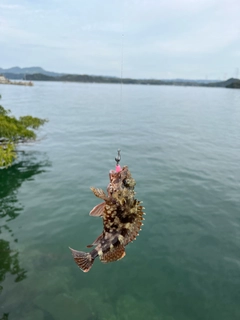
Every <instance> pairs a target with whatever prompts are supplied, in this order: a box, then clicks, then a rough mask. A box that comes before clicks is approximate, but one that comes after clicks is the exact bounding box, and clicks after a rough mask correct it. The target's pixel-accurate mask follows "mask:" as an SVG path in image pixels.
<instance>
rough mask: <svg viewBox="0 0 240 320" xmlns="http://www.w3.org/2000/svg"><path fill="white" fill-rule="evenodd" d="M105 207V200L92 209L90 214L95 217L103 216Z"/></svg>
mask: <svg viewBox="0 0 240 320" xmlns="http://www.w3.org/2000/svg"><path fill="white" fill-rule="evenodd" d="M104 208H105V202H102V203H99V204H98V205H97V206H95V207H94V208H93V209H92V210H91V211H90V213H89V215H90V216H93V217H101V216H102V215H103V212H104Z"/></svg>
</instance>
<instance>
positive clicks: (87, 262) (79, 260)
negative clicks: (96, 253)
mask: <svg viewBox="0 0 240 320" xmlns="http://www.w3.org/2000/svg"><path fill="white" fill-rule="evenodd" d="M69 249H70V250H71V251H72V255H73V258H74V260H75V262H76V264H77V265H78V267H79V268H80V269H81V270H82V271H83V272H88V271H89V270H90V269H91V267H92V265H93V262H94V259H92V256H91V254H90V253H86V252H82V251H77V250H74V249H72V248H70V247H69Z"/></svg>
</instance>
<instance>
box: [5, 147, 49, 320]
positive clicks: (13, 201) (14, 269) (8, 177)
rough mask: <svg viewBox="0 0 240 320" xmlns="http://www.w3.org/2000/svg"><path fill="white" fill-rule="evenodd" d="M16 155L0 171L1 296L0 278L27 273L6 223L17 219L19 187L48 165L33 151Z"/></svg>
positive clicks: (21, 277)
mask: <svg viewBox="0 0 240 320" xmlns="http://www.w3.org/2000/svg"><path fill="white" fill-rule="evenodd" d="M19 158H20V160H19V161H18V162H17V163H15V164H13V165H12V166H11V167H9V168H8V169H4V170H1V171H0V237H1V238H0V298H1V295H2V294H3V293H4V287H3V282H4V280H5V278H6V277H9V276H10V277H12V279H11V280H12V281H14V282H20V281H22V280H24V279H25V278H26V277H27V270H25V269H24V268H22V267H21V264H20V262H19V255H20V253H19V250H18V239H17V238H16V237H15V235H14V231H13V230H12V229H11V228H10V227H9V222H10V221H11V220H13V219H16V218H17V217H18V216H19V215H20V214H21V212H22V211H23V209H24V208H23V206H21V204H19V203H18V199H17V191H18V188H19V187H20V186H21V185H22V183H23V182H24V181H26V180H29V179H32V178H33V176H35V175H37V174H40V173H42V172H44V171H45V168H46V167H47V166H49V165H50V164H49V162H48V161H46V160H43V161H40V162H39V160H38V162H37V161H36V153H25V152H23V153H22V154H21V156H20V157H19ZM38 158H39V154H38ZM13 248H14V249H13ZM6 311H7V310H2V309H1V310H0V319H1V320H6V319H8V317H9V313H8V312H6Z"/></svg>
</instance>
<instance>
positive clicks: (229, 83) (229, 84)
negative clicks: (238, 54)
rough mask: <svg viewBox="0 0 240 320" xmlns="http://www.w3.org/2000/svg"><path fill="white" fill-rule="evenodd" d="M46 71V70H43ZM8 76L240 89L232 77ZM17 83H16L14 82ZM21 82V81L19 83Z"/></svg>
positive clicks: (10, 75)
mask: <svg viewBox="0 0 240 320" xmlns="http://www.w3.org/2000/svg"><path fill="white" fill-rule="evenodd" d="M43 71H44V70H43ZM2 74H3V75H4V76H5V77H6V78H8V79H12V80H17V79H18V80H20V79H21V80H26V81H55V82H80V83H108V84H111V83H113V84H121V83H122V84H138V85H157V86H160V85H167V86H188V87H189V86H191V87H215V88H233V89H240V80H239V79H235V78H230V79H228V80H226V81H207V80H206V81H204V80H184V79H174V80H158V79H132V78H123V79H121V78H118V77H109V76H92V75H86V74H83V75H77V74H59V75H47V74H44V73H34V74H28V73H26V74H21V73H18V74H15V73H2ZM13 84H16V83H13ZM19 84H20V83H19Z"/></svg>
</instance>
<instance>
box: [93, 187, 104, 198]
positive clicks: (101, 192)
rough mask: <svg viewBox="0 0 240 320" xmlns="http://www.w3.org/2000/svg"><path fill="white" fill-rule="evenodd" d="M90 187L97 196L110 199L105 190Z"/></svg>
mask: <svg viewBox="0 0 240 320" xmlns="http://www.w3.org/2000/svg"><path fill="white" fill-rule="evenodd" d="M90 189H91V190H92V192H93V193H94V194H95V196H96V197H98V198H100V199H103V200H108V196H107V195H106V194H105V192H104V191H103V190H102V189H98V188H94V187H91V188H90Z"/></svg>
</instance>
